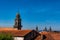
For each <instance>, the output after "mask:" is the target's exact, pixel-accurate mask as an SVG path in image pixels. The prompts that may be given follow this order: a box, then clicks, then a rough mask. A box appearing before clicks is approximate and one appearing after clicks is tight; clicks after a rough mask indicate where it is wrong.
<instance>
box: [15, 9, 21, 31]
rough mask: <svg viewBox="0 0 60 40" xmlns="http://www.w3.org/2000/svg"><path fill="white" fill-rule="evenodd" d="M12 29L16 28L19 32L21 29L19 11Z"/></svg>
mask: <svg viewBox="0 0 60 40" xmlns="http://www.w3.org/2000/svg"><path fill="white" fill-rule="evenodd" d="M14 28H17V29H18V30H21V28H22V25H21V18H20V13H19V9H18V13H17V15H16V18H15V24H14Z"/></svg>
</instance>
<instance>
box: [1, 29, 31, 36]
mask: <svg viewBox="0 0 60 40" xmlns="http://www.w3.org/2000/svg"><path fill="white" fill-rule="evenodd" d="M31 31H32V30H16V29H14V28H12V29H11V28H0V33H1V32H4V33H11V34H12V35H13V36H25V35H26V34H28V33H29V32H31Z"/></svg>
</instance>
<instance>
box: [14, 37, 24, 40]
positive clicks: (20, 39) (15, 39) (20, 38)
mask: <svg viewBox="0 0 60 40" xmlns="http://www.w3.org/2000/svg"><path fill="white" fill-rule="evenodd" d="M14 40H24V37H14Z"/></svg>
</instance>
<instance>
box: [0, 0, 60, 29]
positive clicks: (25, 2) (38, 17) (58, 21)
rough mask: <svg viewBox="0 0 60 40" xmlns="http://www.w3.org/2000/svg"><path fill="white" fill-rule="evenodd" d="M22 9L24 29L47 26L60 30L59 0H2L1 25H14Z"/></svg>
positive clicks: (0, 2) (0, 7)
mask: <svg viewBox="0 0 60 40" xmlns="http://www.w3.org/2000/svg"><path fill="white" fill-rule="evenodd" d="M18 8H19V11H20V15H21V19H22V25H23V29H35V28H36V25H38V27H39V30H42V29H44V27H45V26H46V27H47V28H49V27H50V26H51V27H52V29H53V30H60V1H59V0H0V26H1V27H13V25H14V19H15V17H16V13H17V12H18Z"/></svg>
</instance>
